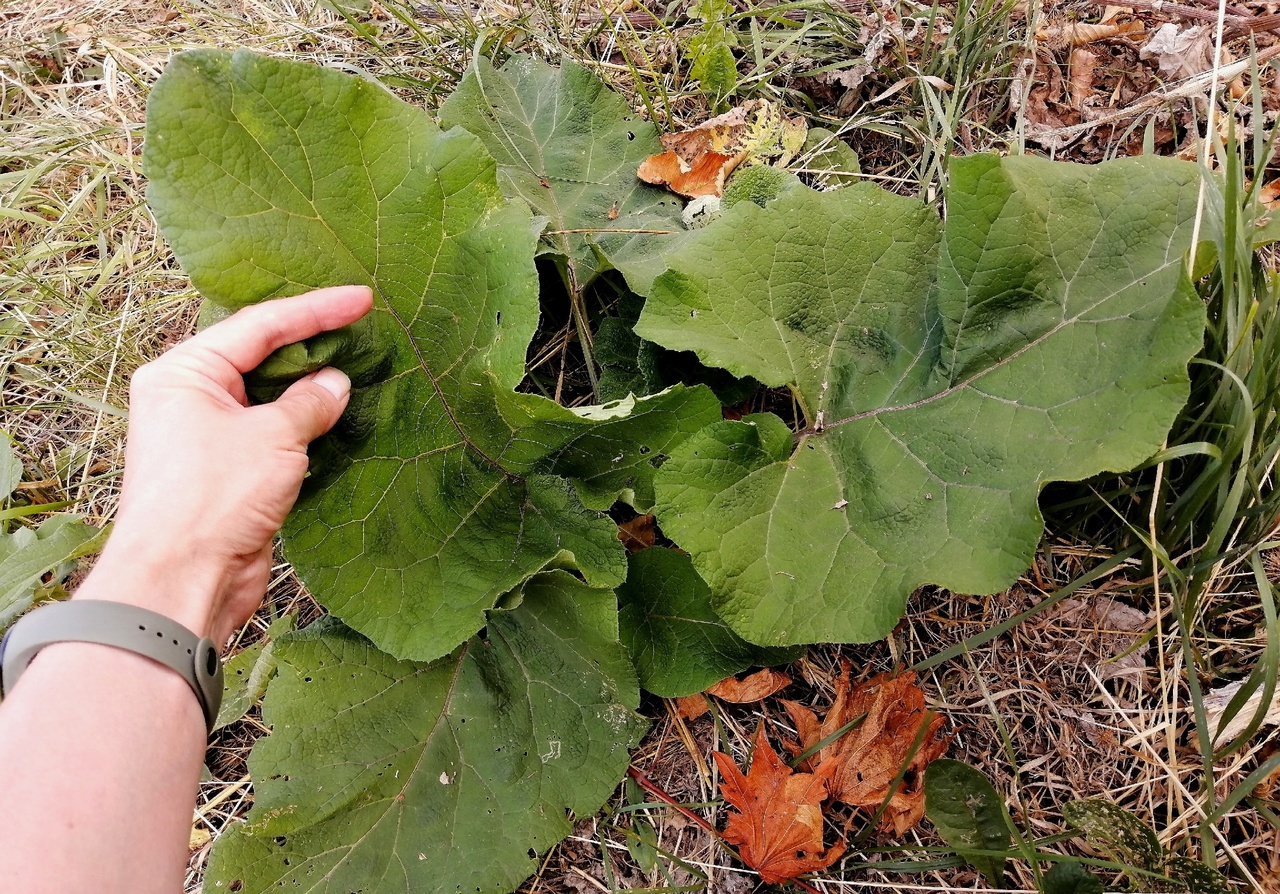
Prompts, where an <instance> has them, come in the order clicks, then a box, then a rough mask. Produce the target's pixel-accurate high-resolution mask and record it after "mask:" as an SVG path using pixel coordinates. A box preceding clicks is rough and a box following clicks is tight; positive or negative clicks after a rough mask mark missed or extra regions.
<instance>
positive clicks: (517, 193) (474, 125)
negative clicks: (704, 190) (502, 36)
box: [440, 55, 683, 290]
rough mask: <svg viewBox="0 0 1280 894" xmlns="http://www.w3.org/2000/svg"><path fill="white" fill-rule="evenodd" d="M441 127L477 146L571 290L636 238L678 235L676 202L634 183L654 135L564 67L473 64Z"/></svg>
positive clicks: (518, 59)
mask: <svg viewBox="0 0 1280 894" xmlns="http://www.w3.org/2000/svg"><path fill="white" fill-rule="evenodd" d="M440 123H441V124H442V125H444V126H445V127H453V126H455V125H459V126H461V127H464V128H466V129H467V130H469V131H470V132H471V133H473V134H475V135H476V136H477V137H479V138H480V139H481V141H483V143H484V145H485V148H486V149H488V150H489V153H490V154H491V155H492V156H493V157H494V158H495V159H496V160H497V162H498V172H499V183H500V185H501V186H502V189H503V192H504V193H506V194H507V195H509V196H512V197H518V198H520V199H522V200H523V201H525V202H526V203H528V205H529V207H531V208H533V209H534V212H535V213H537V214H540V215H542V216H544V217H545V218H546V219H547V225H546V235H545V236H544V238H543V242H542V248H541V251H542V252H545V253H550V254H554V255H556V256H559V257H561V258H563V259H565V261H566V262H567V264H568V268H569V270H570V272H571V278H572V283H571V284H572V285H573V286H575V287H576V288H577V289H579V290H581V289H582V288H585V287H586V286H587V284H588V283H589V282H590V281H591V280H592V279H593V278H594V277H595V275H596V274H597V273H598V272H599V270H600V269H601V267H602V266H608V264H609V262H608V260H607V258H608V257H609V256H611V255H613V254H615V253H618V252H622V251H627V250H630V249H634V248H635V247H636V245H635V244H636V243H639V242H645V241H647V240H648V238H649V235H650V234H647V233H636V232H634V231H636V230H656V231H671V230H681V229H683V227H682V226H681V223H680V210H681V202H680V200H679V199H677V198H676V197H675V196H673V195H671V194H670V193H668V192H666V191H665V190H662V189H658V188H657V187H653V186H649V185H648V184H646V183H643V182H641V181H640V180H639V179H638V178H637V177H636V169H637V168H638V167H639V166H640V163H641V162H642V161H644V160H645V159H646V158H647V157H648V156H650V155H653V154H654V153H658V152H662V151H663V148H662V144H661V143H659V142H658V132H657V130H655V129H654V126H653V125H652V124H650V123H649V122H647V121H644V120H642V119H640V118H637V117H635V115H633V114H632V113H631V109H630V108H628V107H627V103H626V101H625V100H624V99H623V98H622V97H621V96H619V95H618V94H616V93H614V92H613V91H611V90H609V89H608V88H607V87H606V86H605V85H604V84H603V83H601V81H600V79H599V78H597V77H596V76H595V75H593V74H592V73H591V72H589V71H587V70H586V69H585V68H583V67H582V66H581V65H578V64H577V63H576V62H573V61H572V60H567V59H566V60H565V61H564V63H563V64H562V65H561V66H560V67H559V68H558V69H557V68H552V67H551V66H550V65H547V64H546V63H545V62H543V61H541V60H539V59H535V58H533V57H531V56H524V55H517V56H513V57H512V58H511V59H510V60H509V61H508V62H507V63H506V64H505V65H504V66H503V67H502V68H501V69H495V68H494V67H493V66H492V65H491V64H490V63H489V61H488V60H487V59H485V58H483V57H477V58H476V59H475V61H474V62H473V63H472V64H471V66H470V68H468V70H467V74H466V77H464V78H463V79H462V83H461V84H459V85H458V89H457V90H456V91H454V93H453V94H452V95H451V96H450V97H449V98H448V99H447V100H446V101H445V103H444V105H443V106H441V108H440ZM629 231H630V232H629Z"/></svg>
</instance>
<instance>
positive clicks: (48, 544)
mask: <svg viewBox="0 0 1280 894" xmlns="http://www.w3.org/2000/svg"><path fill="white" fill-rule="evenodd" d="M102 536H103V531H102V529H100V528H95V527H94V526H93V525H90V524H87V523H86V522H85V521H84V520H83V519H82V518H81V517H80V516H78V515H65V514H58V515H52V516H50V517H49V518H47V519H45V520H44V521H43V522H41V523H40V527H39V528H18V529H17V530H16V531H14V532H13V533H12V534H0V629H3V628H5V627H8V626H9V625H10V624H12V623H13V622H14V621H15V620H17V617H18V615H20V614H22V613H23V612H24V611H26V610H27V609H29V608H30V607H31V605H32V603H33V601H34V599H35V591H36V588H37V587H38V586H40V582H41V579H42V578H43V577H44V575H45V574H47V573H48V572H50V571H55V570H57V569H58V567H59V566H60V565H63V564H64V563H68V562H71V561H73V560H75V559H78V558H80V557H81V556H86V555H88V554H89V553H91V552H94V551H95V550H96V549H97V548H98V547H99V545H100V544H101V542H102ZM68 567H70V566H68ZM67 573H69V572H67Z"/></svg>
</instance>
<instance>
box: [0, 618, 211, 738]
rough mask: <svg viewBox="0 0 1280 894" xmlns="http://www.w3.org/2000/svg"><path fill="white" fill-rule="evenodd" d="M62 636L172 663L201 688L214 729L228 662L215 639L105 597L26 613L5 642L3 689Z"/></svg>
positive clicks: (0, 673)
mask: <svg viewBox="0 0 1280 894" xmlns="http://www.w3.org/2000/svg"><path fill="white" fill-rule="evenodd" d="M61 642H82V643H100V644H102V645H104V646H115V647H116V648H118V649H125V650H127V651H130V652H136V653H137V654H139V655H143V656H145V657H147V658H150V659H151V660H152V661H156V662H159V663H160V664H163V665H164V666H165V667H168V668H172V669H173V670H175V671H177V672H178V674H180V675H181V676H182V678H183V679H184V680H186V681H187V684H188V685H189V686H190V687H191V689H192V691H194V692H195V694H196V698H197V699H199V701H200V710H202V711H203V712H204V719H205V726H206V727H207V729H208V730H209V731H210V732H212V731H213V723H214V720H216V719H217V717H218V708H219V707H220V706H221V704H222V662H221V661H219V660H218V649H217V647H216V646H214V644H213V640H211V639H209V638H208V637H205V638H203V639H202V638H200V637H198V636H196V635H195V634H194V633H192V632H191V631H190V630H188V629H187V628H185V627H183V626H182V625H181V624H179V623H178V622H177V621H174V620H172V619H170V618H166V617H165V616H164V615H161V614H157V613H156V612H153V611H148V610H147V609H145V608H138V607H137V606H136V605H126V604H125V603H123V602H109V601H107V600H103V599H78V600H72V601H69V602H55V603H52V604H50V605H46V606H43V607H41V608H38V609H36V610H35V611H33V612H29V613H27V614H26V615H24V616H23V617H22V618H21V619H20V620H19V621H18V622H17V623H16V624H14V625H13V626H12V627H10V628H9V632H8V633H6V634H5V636H4V641H3V643H0V691H3V693H4V694H6V695H7V694H8V693H9V691H10V690H12V689H13V686H14V684H15V683H17V682H18V678H19V677H20V676H22V672H23V671H25V670H26V669H27V665H28V664H30V663H31V659H32V658H35V656H36V653H37V652H39V651H40V650H41V649H43V648H44V647H45V646H48V645H52V644H53V643H61Z"/></svg>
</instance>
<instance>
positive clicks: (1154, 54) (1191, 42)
mask: <svg viewBox="0 0 1280 894" xmlns="http://www.w3.org/2000/svg"><path fill="white" fill-rule="evenodd" d="M1138 58H1139V59H1144V60H1147V59H1154V60H1155V62H1156V68H1157V69H1159V71H1160V76H1161V77H1162V78H1164V79H1165V80H1178V79H1181V78H1189V77H1191V76H1192V75H1196V74H1200V73H1201V72H1203V71H1208V70H1209V69H1211V68H1213V31H1212V30H1211V29H1210V28H1209V27H1208V26H1207V25H1192V26H1191V27H1190V28H1179V27H1178V26H1177V25H1175V24H1174V23H1173V22H1167V23H1165V24H1163V25H1161V26H1160V27H1159V28H1157V29H1156V33H1155V34H1153V35H1151V39H1150V40H1148V41H1147V43H1146V46H1144V47H1143V48H1142V49H1141V50H1140V51H1139V52H1138Z"/></svg>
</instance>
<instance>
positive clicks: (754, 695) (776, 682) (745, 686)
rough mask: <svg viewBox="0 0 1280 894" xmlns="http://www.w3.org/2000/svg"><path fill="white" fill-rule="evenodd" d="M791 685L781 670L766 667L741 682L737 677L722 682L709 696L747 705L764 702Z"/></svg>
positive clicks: (709, 691)
mask: <svg viewBox="0 0 1280 894" xmlns="http://www.w3.org/2000/svg"><path fill="white" fill-rule="evenodd" d="M790 685H791V678H790V677H788V676H787V675H786V674H784V673H783V672H782V671H780V670H774V669H773V668H771V667H766V668H765V669H764V670H758V671H756V672H755V673H754V674H751V675H750V676H747V677H743V678H742V679H741V680H739V679H738V678H737V677H728V678H726V679H724V680H721V681H720V682H719V683H717V684H716V685H714V686H712V687H711V688H710V689H708V690H707V695H714V696H715V697H716V698H718V699H722V700H724V701H726V702H733V703H734V704H736V705H745V704H749V703H751V702H762V701H764V700H765V699H766V698H768V697H769V696H771V695H773V694H775V693H777V692H781V691H782V690H783V689H786V688H787V687H788V686H790Z"/></svg>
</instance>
